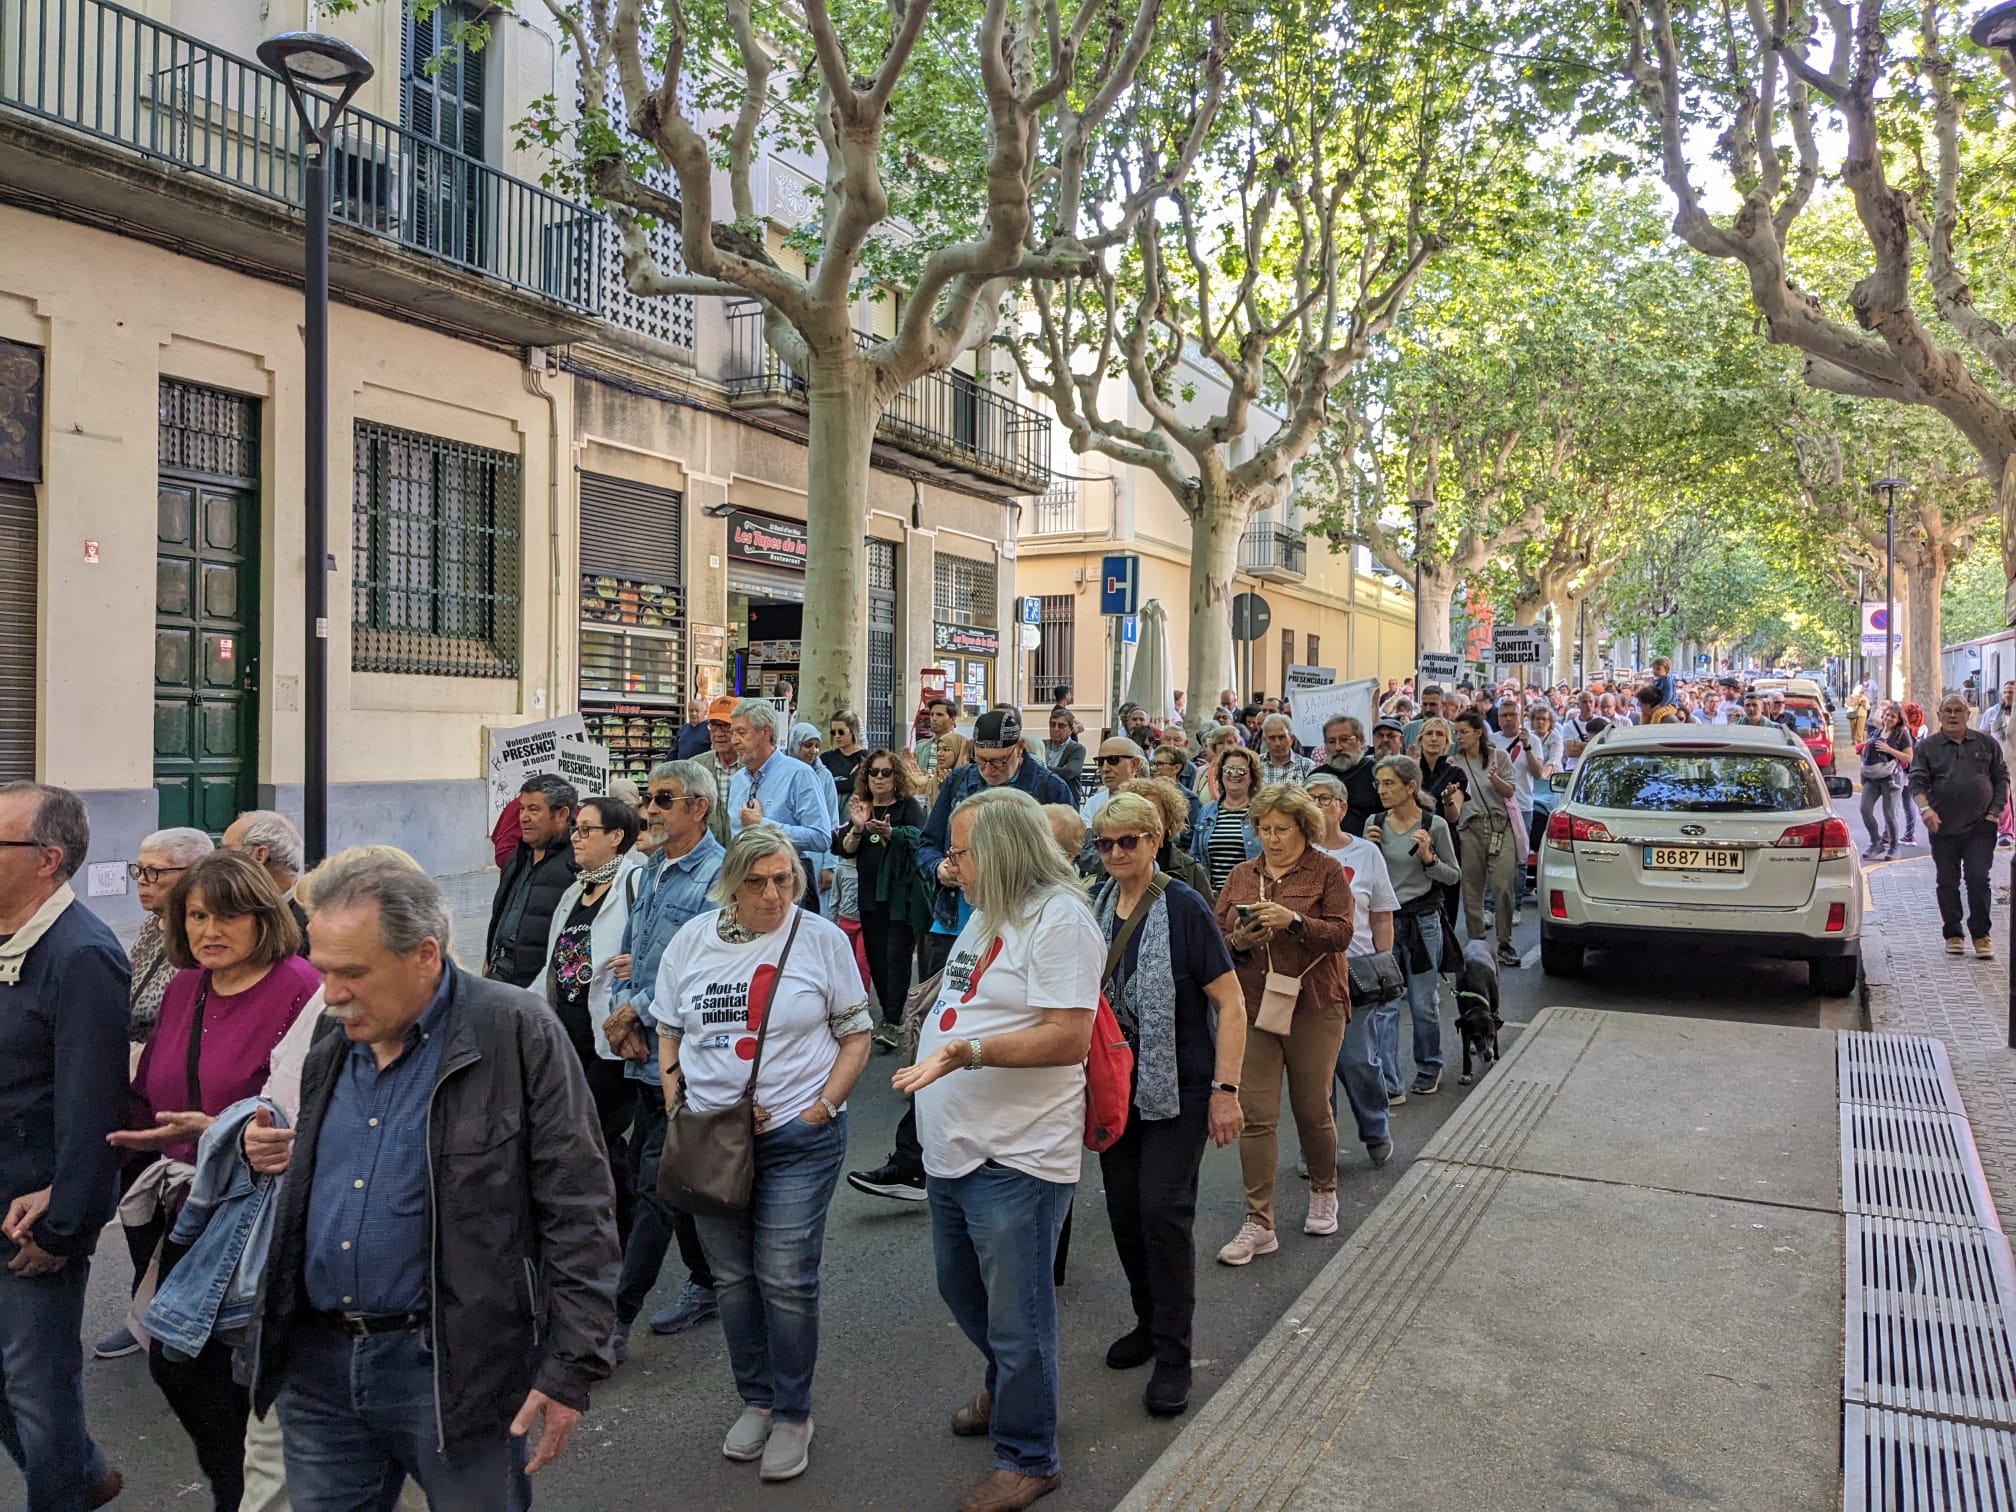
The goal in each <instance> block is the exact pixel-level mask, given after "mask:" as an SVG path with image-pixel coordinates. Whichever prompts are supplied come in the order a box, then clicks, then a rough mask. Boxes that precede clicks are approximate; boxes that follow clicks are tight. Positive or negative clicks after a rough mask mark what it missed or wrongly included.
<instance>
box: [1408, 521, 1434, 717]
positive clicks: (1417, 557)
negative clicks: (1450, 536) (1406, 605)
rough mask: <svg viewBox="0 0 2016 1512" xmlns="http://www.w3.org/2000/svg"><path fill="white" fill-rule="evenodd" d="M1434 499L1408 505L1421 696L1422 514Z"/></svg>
mask: <svg viewBox="0 0 2016 1512" xmlns="http://www.w3.org/2000/svg"><path fill="white" fill-rule="evenodd" d="M1434 503H1435V501H1434V500H1433V499H1409V500H1408V501H1407V507H1408V508H1409V509H1412V510H1413V511H1414V677H1415V683H1416V685H1415V688H1414V696H1415V697H1416V698H1419V697H1420V696H1421V688H1420V685H1419V684H1420V677H1421V516H1422V515H1424V514H1426V513H1427V512H1428V510H1429V509H1430V508H1431V507H1432V506H1433V505H1434Z"/></svg>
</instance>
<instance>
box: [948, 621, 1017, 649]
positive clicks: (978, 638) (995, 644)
mask: <svg viewBox="0 0 2016 1512" xmlns="http://www.w3.org/2000/svg"><path fill="white" fill-rule="evenodd" d="M932 628H933V630H935V631H936V632H937V648H938V649H939V650H940V651H961V652H964V653H965V654H966V655H968V656H999V655H1000V654H1001V632H1000V631H998V630H983V629H981V628H979V627H978V626H975V625H948V624H945V623H943V622H942V621H940V622H937V623H935V624H934V625H933V626H932Z"/></svg>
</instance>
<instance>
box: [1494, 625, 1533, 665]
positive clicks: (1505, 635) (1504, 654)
mask: <svg viewBox="0 0 2016 1512" xmlns="http://www.w3.org/2000/svg"><path fill="white" fill-rule="evenodd" d="M1491 660H1492V661H1493V662H1494V663H1495V664H1497V665H1498V666H1500V667H1530V666H1534V665H1537V664H1538V663H1540V662H1544V661H1545V660H1547V632H1546V631H1545V630H1542V629H1541V628H1540V627H1539V626H1538V625H1500V626H1499V627H1498V628H1497V629H1495V630H1493V631H1492V632H1491Z"/></svg>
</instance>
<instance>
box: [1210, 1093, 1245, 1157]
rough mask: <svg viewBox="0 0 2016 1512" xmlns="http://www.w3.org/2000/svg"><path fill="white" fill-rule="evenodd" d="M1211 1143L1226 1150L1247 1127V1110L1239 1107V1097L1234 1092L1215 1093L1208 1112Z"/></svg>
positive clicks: (1212, 1095)
mask: <svg viewBox="0 0 2016 1512" xmlns="http://www.w3.org/2000/svg"><path fill="white" fill-rule="evenodd" d="M1208 1119H1209V1127H1210V1130H1211V1142H1212V1143H1213V1144H1215V1145H1216V1146H1218V1148H1219V1149H1221V1150H1222V1149H1224V1148H1225V1146H1227V1145H1229V1144H1230V1143H1232V1141H1233V1140H1235V1139H1237V1138H1238V1137H1239V1131H1240V1130H1241V1129H1243V1128H1245V1127H1246V1110H1245V1109H1244V1108H1241V1107H1240V1106H1239V1097H1238V1094H1237V1093H1233V1092H1213V1093H1212V1094H1211V1104H1210V1108H1209V1112H1208Z"/></svg>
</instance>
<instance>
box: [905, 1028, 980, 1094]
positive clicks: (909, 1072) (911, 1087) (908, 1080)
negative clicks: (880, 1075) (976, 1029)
mask: <svg viewBox="0 0 2016 1512" xmlns="http://www.w3.org/2000/svg"><path fill="white" fill-rule="evenodd" d="M972 1054H973V1052H972V1051H971V1050H970V1049H969V1048H968V1047H967V1044H966V1041H964V1040H947V1041H946V1042H945V1043H944V1044H942V1045H940V1046H939V1047H938V1048H937V1049H936V1050H933V1051H932V1052H931V1053H930V1054H929V1055H927V1056H925V1057H924V1059H922V1060H920V1061H918V1062H917V1063H916V1064H915V1065H914V1066H905V1067H903V1069H902V1070H900V1071H898V1072H897V1073H896V1074H895V1075H894V1076H892V1077H890V1078H889V1085H890V1086H892V1087H894V1088H895V1089H896V1090H897V1091H898V1092H915V1091H916V1090H917V1089H918V1088H919V1087H928V1086H930V1085H931V1083H933V1082H934V1081H936V1080H938V1078H939V1077H941V1076H949V1075H950V1074H951V1073H952V1072H954V1071H964V1070H965V1069H966V1067H967V1064H968V1062H969V1061H970V1060H971V1058H972Z"/></svg>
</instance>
